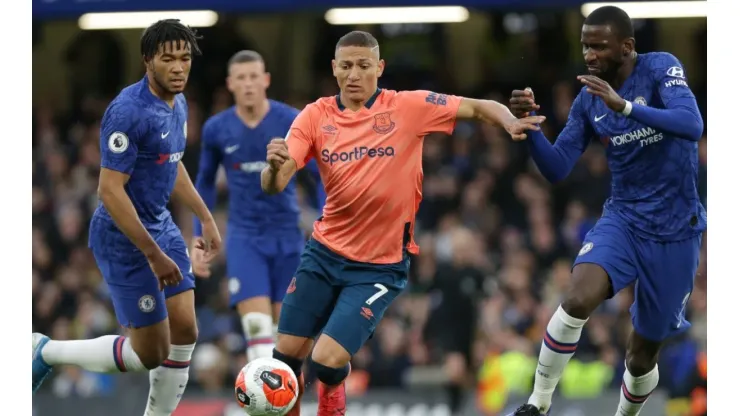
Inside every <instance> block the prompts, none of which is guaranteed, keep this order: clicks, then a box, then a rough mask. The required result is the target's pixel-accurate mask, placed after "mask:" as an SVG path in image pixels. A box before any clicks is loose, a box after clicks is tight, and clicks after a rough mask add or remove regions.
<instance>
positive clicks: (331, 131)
mask: <svg viewBox="0 0 740 416" xmlns="http://www.w3.org/2000/svg"><path fill="white" fill-rule="evenodd" d="M321 130H323V131H324V133H326V134H336V133H337V128H336V127H334V126H332V125H331V124H327V125H326V126H323V127H321Z"/></svg>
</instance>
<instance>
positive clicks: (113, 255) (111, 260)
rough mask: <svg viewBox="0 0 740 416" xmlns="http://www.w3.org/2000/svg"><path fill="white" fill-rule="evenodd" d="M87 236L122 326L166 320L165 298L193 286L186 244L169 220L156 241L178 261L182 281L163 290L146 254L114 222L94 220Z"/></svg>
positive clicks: (136, 326) (135, 325)
mask: <svg viewBox="0 0 740 416" xmlns="http://www.w3.org/2000/svg"><path fill="white" fill-rule="evenodd" d="M90 235H91V244H90V246H91V249H92V252H93V256H94V257H95V262H96V263H97V264H98V268H99V269H100V272H101V273H102V275H103V279H105V282H106V283H107V284H108V288H109V289H110V295H111V300H112V301H113V308H114V309H115V312H116V318H117V319H118V322H119V323H120V324H121V325H122V326H124V327H126V328H142V327H146V326H151V325H154V324H156V323H158V322H161V321H163V320H165V318H167V305H166V304H165V299H167V298H170V297H172V296H175V295H177V294H179V293H182V292H184V291H186V290H190V289H193V288H195V276H194V275H193V268H192V266H191V264H190V257H189V255H188V247H187V244H186V243H185V240H184V239H183V237H182V233H181V232H180V229H179V228H177V226H176V225H175V224H174V222H172V221H169V222H168V223H167V225H166V228H165V230H164V231H162V232H161V233H159V234H158V235H157V236H155V241H156V242H157V244H158V245H159V247H160V248H161V249H162V250H163V251H164V252H165V254H167V256H169V257H170V258H171V259H172V260H173V261H174V262H175V263H177V265H178V267H179V268H180V272H181V273H182V277H183V280H182V281H181V282H180V284H178V285H177V286H167V287H165V289H164V291H160V290H159V282H158V281H157V278H156V277H155V276H154V272H152V269H151V268H150V267H149V263H148V262H147V260H146V257H144V255H143V253H141V252H140V251H139V250H138V249H137V248H136V247H135V246H134V245H133V244H132V243H131V242H129V241H128V239H127V238H126V236H124V235H123V234H122V233H121V232H120V231H118V229H117V228H116V227H115V225H114V224H112V223H110V222H108V221H104V220H100V219H93V220H92V222H91V224H90ZM93 236H96V237H93Z"/></svg>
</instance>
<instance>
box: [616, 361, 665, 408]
mask: <svg viewBox="0 0 740 416" xmlns="http://www.w3.org/2000/svg"><path fill="white" fill-rule="evenodd" d="M659 379H660V376H659V375H658V366H657V365H656V366H655V368H653V369H652V370H650V372H649V373H647V374H645V375H644V376H640V377H634V376H633V375H632V374H630V371H629V370H628V369H626V368H625V370H624V377H622V394H620V395H619V407H618V408H617V413H616V416H637V415H639V414H640V410H641V409H642V406H643V405H644V404H645V402H647V399H648V398H649V397H650V393H652V392H653V390H655V388H656V387H658V380H659Z"/></svg>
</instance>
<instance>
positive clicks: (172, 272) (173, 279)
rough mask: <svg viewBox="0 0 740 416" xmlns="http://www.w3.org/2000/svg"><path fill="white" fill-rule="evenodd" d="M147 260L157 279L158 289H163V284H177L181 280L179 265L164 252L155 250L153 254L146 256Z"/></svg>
mask: <svg viewBox="0 0 740 416" xmlns="http://www.w3.org/2000/svg"><path fill="white" fill-rule="evenodd" d="M147 261H148V262H149V267H151V269H152V271H153V272H154V276H156V277H157V280H158V281H159V290H160V291H161V290H164V288H165V286H177V285H178V284H179V283H180V282H181V281H182V273H181V272H180V267H179V266H178V265H177V263H175V262H174V261H173V260H172V259H171V258H169V257H168V256H167V255H166V254H164V252H162V251H159V252H157V254H155V255H154V256H152V257H149V258H147Z"/></svg>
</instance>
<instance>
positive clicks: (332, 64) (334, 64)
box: [331, 59, 337, 77]
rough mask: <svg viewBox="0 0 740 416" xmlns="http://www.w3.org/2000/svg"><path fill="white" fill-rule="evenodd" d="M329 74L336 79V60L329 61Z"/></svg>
mask: <svg viewBox="0 0 740 416" xmlns="http://www.w3.org/2000/svg"><path fill="white" fill-rule="evenodd" d="M331 73H332V74H333V75H334V76H335V77H336V76H337V61H336V59H332V60H331Z"/></svg>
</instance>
